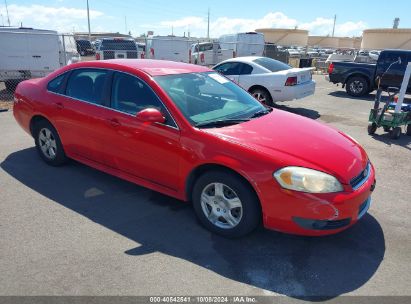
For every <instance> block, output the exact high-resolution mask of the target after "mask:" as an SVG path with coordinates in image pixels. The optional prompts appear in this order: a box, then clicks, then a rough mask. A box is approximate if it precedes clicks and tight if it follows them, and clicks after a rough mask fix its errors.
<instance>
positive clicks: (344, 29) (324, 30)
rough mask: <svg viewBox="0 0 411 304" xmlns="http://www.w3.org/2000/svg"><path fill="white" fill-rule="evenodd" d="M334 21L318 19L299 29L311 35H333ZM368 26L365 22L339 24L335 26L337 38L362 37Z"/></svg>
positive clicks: (302, 25) (301, 25)
mask: <svg viewBox="0 0 411 304" xmlns="http://www.w3.org/2000/svg"><path fill="white" fill-rule="evenodd" d="M333 24H334V19H332V18H330V19H327V18H321V17H320V18H316V19H315V20H314V21H312V22H307V23H301V24H300V25H299V28H301V29H306V30H308V31H309V32H310V35H331V34H332V30H333ZM367 27H368V26H367V24H366V23H365V22H363V21H358V22H353V21H349V22H344V23H338V22H337V24H336V26H335V33H334V34H335V36H341V37H346V36H361V35H362V31H363V30H364V29H366V28H367Z"/></svg>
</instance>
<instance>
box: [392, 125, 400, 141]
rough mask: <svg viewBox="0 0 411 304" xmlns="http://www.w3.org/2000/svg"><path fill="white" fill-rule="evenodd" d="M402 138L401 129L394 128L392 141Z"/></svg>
mask: <svg viewBox="0 0 411 304" xmlns="http://www.w3.org/2000/svg"><path fill="white" fill-rule="evenodd" d="M400 136H401V127H396V128H393V129H392V130H391V132H390V137H391V138H392V139H398V138H400Z"/></svg>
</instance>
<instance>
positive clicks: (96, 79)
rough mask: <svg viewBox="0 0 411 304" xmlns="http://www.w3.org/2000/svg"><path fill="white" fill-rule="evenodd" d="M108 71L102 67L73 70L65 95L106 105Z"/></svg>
mask: <svg viewBox="0 0 411 304" xmlns="http://www.w3.org/2000/svg"><path fill="white" fill-rule="evenodd" d="M109 73H110V72H109V71H107V70H104V69H78V70H74V71H73V72H72V73H71V75H70V78H69V79H68V82H67V87H66V95H67V96H69V97H71V98H74V99H78V100H82V101H86V102H90V103H94V104H97V105H107V104H108V98H107V96H108V94H107V92H108V87H109Z"/></svg>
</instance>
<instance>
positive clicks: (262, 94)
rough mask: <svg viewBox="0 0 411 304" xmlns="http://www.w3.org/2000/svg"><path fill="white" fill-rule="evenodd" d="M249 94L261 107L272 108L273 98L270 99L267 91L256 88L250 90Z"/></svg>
mask: <svg viewBox="0 0 411 304" xmlns="http://www.w3.org/2000/svg"><path fill="white" fill-rule="evenodd" d="M250 93H251V95H253V97H254V98H255V99H257V100H258V101H259V102H260V103H262V104H263V105H266V106H269V107H274V102H273V98H272V97H271V95H270V93H269V92H268V91H267V90H265V89H260V88H257V89H252V90H251V91H250Z"/></svg>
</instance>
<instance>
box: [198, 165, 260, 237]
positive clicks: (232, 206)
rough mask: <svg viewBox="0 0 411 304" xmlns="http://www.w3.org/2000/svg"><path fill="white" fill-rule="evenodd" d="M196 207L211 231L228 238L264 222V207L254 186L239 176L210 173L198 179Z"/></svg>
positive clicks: (200, 218) (244, 232)
mask: <svg viewBox="0 0 411 304" xmlns="http://www.w3.org/2000/svg"><path fill="white" fill-rule="evenodd" d="M192 200H193V206H194V210H195V213H196V215H197V217H198V219H199V220H200V222H201V223H202V224H203V226H205V227H206V228H207V229H208V230H210V231H212V232H214V233H217V234H220V235H222V236H225V237H229V238H236V237H241V236H244V235H246V234H248V233H250V232H251V231H253V230H254V229H255V228H256V227H257V226H258V224H259V223H260V221H261V207H260V202H259V200H258V197H257V196H256V194H255V193H254V191H253V190H252V188H251V186H250V185H249V184H248V183H247V182H245V181H244V180H243V179H241V178H240V177H239V176H237V175H235V174H233V173H229V172H224V171H211V172H207V173H205V174H203V175H202V176H200V178H199V179H198V180H197V182H196V183H195V185H194V189H193V197H192Z"/></svg>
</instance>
